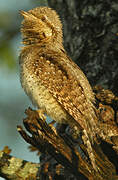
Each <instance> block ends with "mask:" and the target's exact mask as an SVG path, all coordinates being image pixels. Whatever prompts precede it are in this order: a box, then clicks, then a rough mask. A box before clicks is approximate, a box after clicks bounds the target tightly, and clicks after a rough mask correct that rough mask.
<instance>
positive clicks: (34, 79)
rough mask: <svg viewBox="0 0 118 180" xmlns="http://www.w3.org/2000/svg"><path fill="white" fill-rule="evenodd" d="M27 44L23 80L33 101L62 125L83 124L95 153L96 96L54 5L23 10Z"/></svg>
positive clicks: (22, 58)
mask: <svg viewBox="0 0 118 180" xmlns="http://www.w3.org/2000/svg"><path fill="white" fill-rule="evenodd" d="M20 14H21V15H22V16H23V18H24V19H23V21H22V25H21V34H22V38H23V41H22V43H23V45H24V46H23V47H22V49H21V52H20V56H19V64H20V80H21V85H22V87H23V89H24V90H25V92H26V94H27V95H28V96H29V97H30V99H31V101H32V103H33V104H34V105H36V106H37V108H38V109H39V110H42V111H43V112H44V113H45V114H47V115H48V116H49V117H50V118H51V119H53V120H54V121H55V122H57V123H59V124H64V123H65V124H69V125H70V126H72V127H73V125H74V126H75V127H77V129H78V130H79V128H80V127H81V129H82V130H83V134H84V136H85V137H86V138H84V139H86V141H87V143H86V144H87V146H88V147H87V149H88V154H89V155H90V159H91V161H92V164H93V166H94V167H95V160H94V157H93V155H92V153H91V151H92V144H93V143H94V139H96V136H97V135H96V134H97V132H98V127H97V121H98V117H97V116H98V115H97V110H96V107H95V96H94V93H93V90H92V88H91V85H90V84H89V81H88V80H87V78H86V76H85V74H84V73H83V72H82V70H81V69H80V68H79V67H78V66H77V65H76V64H75V63H74V61H72V60H71V58H70V57H69V56H68V55H67V53H66V50H65V49H64V45H63V32H62V23H61V20H60V18H59V15H58V14H57V12H56V11H55V10H53V9H51V8H50V7H36V8H34V9H31V10H29V11H27V12H26V11H23V10H21V11H20Z"/></svg>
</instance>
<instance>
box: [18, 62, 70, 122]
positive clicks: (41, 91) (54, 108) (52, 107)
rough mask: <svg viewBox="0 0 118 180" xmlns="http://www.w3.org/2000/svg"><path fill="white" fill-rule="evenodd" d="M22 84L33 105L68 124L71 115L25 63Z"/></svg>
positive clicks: (22, 67)
mask: <svg viewBox="0 0 118 180" xmlns="http://www.w3.org/2000/svg"><path fill="white" fill-rule="evenodd" d="M20 74H21V84H22V87H23V88H24V90H25V92H26V94H27V95H28V96H29V97H30V99H31V100H32V103H33V104H34V105H36V106H37V107H38V108H41V109H43V110H44V111H45V113H46V114H47V115H48V116H49V117H50V118H52V119H53V120H55V121H56V122H58V123H64V122H65V123H66V121H68V120H67V119H68V118H70V115H69V114H68V113H67V112H66V111H65V110H64V109H63V108H62V106H61V105H60V104H59V103H58V102H57V101H56V99H55V98H54V97H53V96H52V95H51V93H50V92H49V91H48V89H47V88H45V86H44V85H43V84H42V82H41V80H40V77H38V79H37V77H36V76H35V75H34V74H31V73H30V71H29V70H28V69H27V67H26V65H25V63H22V64H21V72H20Z"/></svg>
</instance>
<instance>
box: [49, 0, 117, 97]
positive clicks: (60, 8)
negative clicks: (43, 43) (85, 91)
mask: <svg viewBox="0 0 118 180" xmlns="http://www.w3.org/2000/svg"><path fill="white" fill-rule="evenodd" d="M48 4H49V6H50V7H52V8H53V9H55V10H56V11H57V12H58V13H59V15H60V17H61V20H62V23H63V31H64V46H65V49H66V50H67V52H68V54H69V55H70V57H71V58H72V59H73V60H74V61H75V62H76V63H77V64H78V65H79V66H80V68H81V69H82V70H83V71H84V73H85V74H86V75H87V77H88V79H89V81H90V83H91V85H92V86H93V85H97V84H100V85H102V86H103V87H104V88H107V89H111V90H112V91H113V92H114V93H116V94H118V88H117V87H118V2H117V1H116V0H112V1H110V0H100V1H88V0H50V1H48Z"/></svg>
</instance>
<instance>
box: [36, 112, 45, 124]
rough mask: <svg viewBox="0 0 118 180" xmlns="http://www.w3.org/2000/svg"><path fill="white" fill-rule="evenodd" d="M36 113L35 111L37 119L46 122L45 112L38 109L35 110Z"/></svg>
mask: <svg viewBox="0 0 118 180" xmlns="http://www.w3.org/2000/svg"><path fill="white" fill-rule="evenodd" d="M36 111H37V113H38V115H39V117H40V118H41V119H42V120H43V121H45V120H46V116H45V115H44V113H45V111H44V110H43V109H38V110H36Z"/></svg>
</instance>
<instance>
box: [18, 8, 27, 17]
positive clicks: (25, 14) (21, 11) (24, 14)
mask: <svg viewBox="0 0 118 180" xmlns="http://www.w3.org/2000/svg"><path fill="white" fill-rule="evenodd" d="M19 12H20V14H21V15H22V16H23V17H24V18H27V17H29V13H28V12H26V11H23V10H20V11H19Z"/></svg>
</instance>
